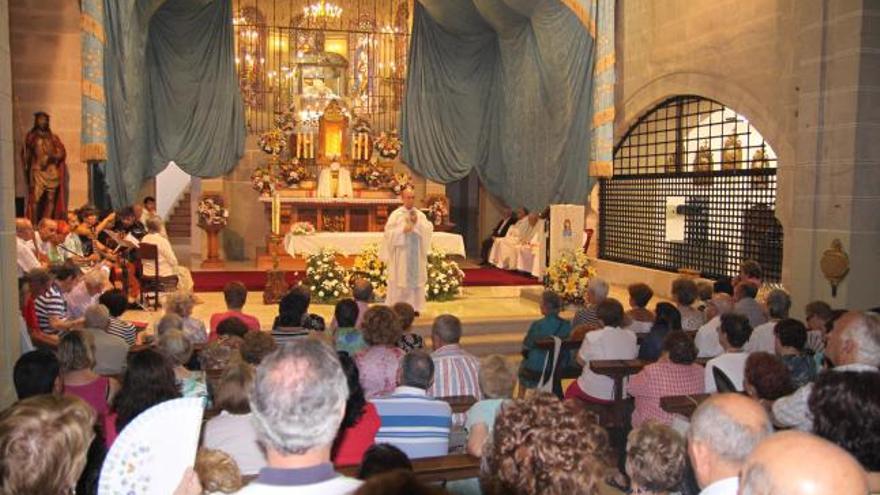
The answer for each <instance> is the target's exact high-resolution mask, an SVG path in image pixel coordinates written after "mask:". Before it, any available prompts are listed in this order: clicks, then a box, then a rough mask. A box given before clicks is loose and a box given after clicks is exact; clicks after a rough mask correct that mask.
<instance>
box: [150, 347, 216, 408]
mask: <svg viewBox="0 0 880 495" xmlns="http://www.w3.org/2000/svg"><path fill="white" fill-rule="evenodd" d="M159 350H160V351H161V352H162V354H165V356H166V357H167V358H168V360H169V361H171V364H172V365H173V366H174V376H175V378H176V379H177V385H178V387H180V395H182V396H183V397H199V398H207V396H208V386H207V381H206V380H205V373H204V372H202V371H191V370H188V369H187V368H186V363H188V362H189V360H190V358H192V355H193V345H192V342H190V341H189V339H188V338H186V335H184V334H183V332H181V331H179V330H169V331H167V332H165V333H164V334H162V336H161V337H159Z"/></svg>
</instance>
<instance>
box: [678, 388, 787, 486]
mask: <svg viewBox="0 0 880 495" xmlns="http://www.w3.org/2000/svg"><path fill="white" fill-rule="evenodd" d="M771 433H773V426H772V425H771V424H770V418H768V417H767V413H766V412H765V411H764V408H763V407H762V406H761V404H759V403H758V402H757V401H755V400H754V399H750V398H748V397H746V396H745V395H740V394H718V395H714V396H712V397H709V398H708V399H706V400H705V401H704V402H703V403H702V404H700V407H698V408H697V410H696V411H694V414H693V416H691V425H690V428H689V430H688V457H690V460H691V466H692V467H693V470H694V476H695V477H696V479H697V484H699V485H700V488H701V489H702V491H701V492H700V495H736V493H737V490H738V489H739V479H738V475H739V471H740V468H741V467H742V465H743V463H744V462H745V460H746V458H747V457H748V455H749V454H750V453H751V452H752V450H754V449H755V446H757V445H758V443H759V442H760V441H761V440H762V439H764V438H765V437H767V436H769V435H770V434H771Z"/></svg>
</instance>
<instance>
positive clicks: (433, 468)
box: [337, 454, 480, 483]
mask: <svg viewBox="0 0 880 495" xmlns="http://www.w3.org/2000/svg"><path fill="white" fill-rule="evenodd" d="M412 464H413V472H414V473H415V474H416V477H418V478H419V480H421V481H423V482H425V483H440V482H444V481H455V480H464V479H468V478H476V477H478V476H479V475H480V459H479V458H477V457H474V456H472V455H469V454H449V455H445V456H442V457H426V458H424V459H413V460H412ZM358 467H359V466H344V467H341V468H339V469H337V471H338V472H339V473H340V474H342V475H344V476H350V477H355V476H357V472H358Z"/></svg>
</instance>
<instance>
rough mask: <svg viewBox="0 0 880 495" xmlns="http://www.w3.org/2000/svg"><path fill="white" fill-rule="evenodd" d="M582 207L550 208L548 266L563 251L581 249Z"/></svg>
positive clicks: (564, 206) (582, 234) (561, 206)
mask: <svg viewBox="0 0 880 495" xmlns="http://www.w3.org/2000/svg"><path fill="white" fill-rule="evenodd" d="M585 214H586V213H585V212H584V207H583V205H551V206H550V264H551V265H552V264H553V263H555V262H556V260H557V259H558V258H559V257H560V256H561V255H562V253H563V252H565V251H572V252H575V251H578V250H580V249H583V242H584V216H585Z"/></svg>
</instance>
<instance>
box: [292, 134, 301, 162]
mask: <svg viewBox="0 0 880 495" xmlns="http://www.w3.org/2000/svg"><path fill="white" fill-rule="evenodd" d="M294 137H295V138H296V157H297V158H302V152H301V150H302V148H301V144H302V142H301V141H300V139H299V134H298V133H297V134H294Z"/></svg>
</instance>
